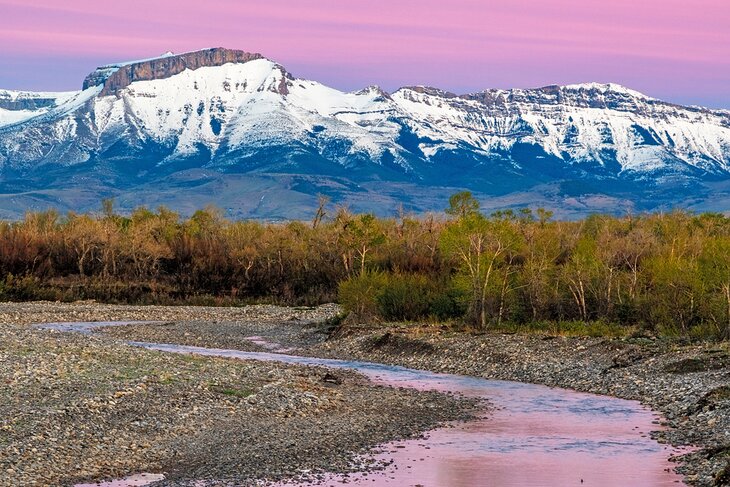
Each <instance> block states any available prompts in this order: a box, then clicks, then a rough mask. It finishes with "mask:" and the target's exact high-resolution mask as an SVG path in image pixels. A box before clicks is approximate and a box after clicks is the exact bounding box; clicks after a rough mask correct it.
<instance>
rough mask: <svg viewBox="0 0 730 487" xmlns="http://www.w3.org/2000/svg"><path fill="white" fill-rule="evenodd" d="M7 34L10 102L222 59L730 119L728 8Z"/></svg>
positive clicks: (384, 0)
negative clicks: (620, 94) (122, 66)
mask: <svg viewBox="0 0 730 487" xmlns="http://www.w3.org/2000/svg"><path fill="white" fill-rule="evenodd" d="M0 22H1V24H0V25H2V27H0V66H2V68H0V87H2V88H14V89H34V90H71V89H78V88H80V85H81V82H82V80H83V78H84V76H85V75H86V74H87V73H88V72H90V71H91V70H92V69H93V68H94V67H95V66H97V65H99V64H104V63H108V62H113V61H121V60H126V59H137V58H144V57H151V56H155V55H158V54H160V53H162V52H165V51H168V50H171V51H174V52H183V51H190V50H195V49H200V48H204V47H214V46H223V47H228V48H233V49H243V50H247V51H255V52H260V53H262V54H264V55H265V56H267V57H269V58H271V59H274V60H276V61H278V62H280V63H281V64H283V65H284V66H285V67H286V68H287V69H288V70H289V71H291V72H292V74H294V75H295V76H299V77H304V78H310V79H315V80H317V81H320V82H323V83H325V84H328V85H331V86H334V87H336V88H340V89H344V90H353V89H358V88H362V87H364V86H366V85H369V84H379V85H381V86H383V87H384V88H386V89H389V90H393V89H395V88H397V87H399V86H402V85H409V84H426V85H432V86H438V87H440V88H443V89H447V90H450V91H455V92H459V93H462V92H470V91H477V90H481V89H485V88H495V87H497V88H508V87H532V86H543V85H547V84H555V83H557V84H565V83H577V82H584V81H601V82H608V81H612V82H616V83H621V84H624V85H627V86H629V87H631V88H634V89H637V90H639V91H642V92H644V93H646V94H648V95H652V96H655V97H658V98H663V99H666V100H670V101H675V102H678V103H687V104H700V105H707V106H711V107H720V108H730V0H691V1H690V0H602V1H598V0H266V1H261V0H256V1H254V0H207V1H200V0H126V1H124V2H100V1H99V0H63V1H59V0H0Z"/></svg>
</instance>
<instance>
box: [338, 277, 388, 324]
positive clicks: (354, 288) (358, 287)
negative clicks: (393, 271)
mask: <svg viewBox="0 0 730 487" xmlns="http://www.w3.org/2000/svg"><path fill="white" fill-rule="evenodd" d="M387 282H388V276H387V274H385V273H383V272H378V271H365V272H363V273H362V274H359V275H357V276H353V277H350V278H348V279H347V280H345V281H343V282H341V283H340V285H339V287H338V293H337V297H338V300H339V302H340V304H341V305H342V307H343V308H344V309H345V311H346V312H348V313H352V314H354V315H355V316H357V317H358V318H361V319H372V318H375V317H377V316H378V311H379V308H378V295H379V294H380V293H381V292H382V290H383V288H384V287H385V285H386V283H387Z"/></svg>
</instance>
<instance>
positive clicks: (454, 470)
mask: <svg viewBox="0 0 730 487" xmlns="http://www.w3.org/2000/svg"><path fill="white" fill-rule="evenodd" d="M69 325H70V328H73V324H68V323H67V324H64V326H65V327H69ZM78 325H79V329H80V330H82V331H87V332H88V328H93V327H94V326H93V325H92V324H89V323H85V324H78ZM66 330H67V328H64V331H66ZM254 338H260V337H254ZM261 340H264V339H261ZM131 344H132V345H136V346H140V347H144V348H148V349H152V350H158V351H164V352H174V353H190V354H197V355H206V356H217V357H229V358H238V359H253V360H264V361H278V362H285V363H293V364H301V365H318V366H326V367H335V368H346V369H354V370H357V371H359V372H361V373H363V374H365V375H367V376H368V377H370V378H371V379H372V380H373V381H375V382H376V383H379V384H382V385H387V386H393V387H409V388H415V389H419V390H438V391H444V392H453V393H459V394H463V395H465V396H467V397H477V398H484V399H487V400H489V401H490V403H491V404H492V405H493V406H495V409H494V410H492V411H489V412H488V413H487V414H485V416H484V417H482V418H480V419H478V420H476V421H471V422H467V423H462V424H458V425H456V426H454V427H452V428H441V429H437V430H434V431H432V432H430V433H429V434H428V437H427V438H426V439H415V440H407V441H401V442H394V443H389V444H386V445H383V446H382V447H381V452H380V453H378V454H376V455H375V457H376V459H377V460H381V461H385V462H390V466H389V467H388V468H386V469H385V471H382V472H372V473H360V474H351V475H328V476H326V477H325V479H324V480H322V481H318V482H299V483H297V482H293V483H282V484H278V485H279V486H280V487H289V486H306V485H324V486H343V485H368V486H399V487H405V486H414V487H416V486H420V487H467V486H468V487H478V486H501V487H513V486H514V487H516V486H519V487H530V486H540V487H550V486H556V487H557V486H560V487H563V486H571V485H575V486H612V487H613V486H657V487H661V486H670V485H671V486H674V485H677V484H681V482H682V480H681V477H680V476H679V475H677V474H676V473H674V471H673V467H674V465H673V464H672V463H671V462H670V461H669V458H670V457H671V456H673V455H676V454H679V453H683V451H681V450H677V449H673V448H670V447H668V446H665V445H660V444H659V443H657V442H656V441H654V440H652V439H651V438H650V437H649V432H650V431H652V430H656V429H658V427H657V424H656V422H657V420H658V419H659V417H658V416H657V415H656V414H654V413H653V412H652V411H650V410H649V409H648V408H645V407H644V406H642V405H641V404H640V403H639V402H637V401H627V400H623V399H616V398H612V397H608V396H598V395H593V394H583V393H578V392H574V391H569V390H566V389H558V388H549V387H545V386H539V385H534V384H524V383H519V382H509V381H494V380H486V379H480V378H476V377H466V376H458V375H447V374H436V373H432V372H426V371H420V370H413V369H406V368H403V367H394V366H386V365H381V364H373V363H367V362H351V361H341V360H328V359H317V358H309V357H299V356H291V355H283V354H278V353H266V352H242V351H237V350H224V349H212V348H201V347H191V346H182V345H168V344H150V343H135V342H131ZM93 485H98V484H86V486H84V487H91V486H93ZM100 485H104V486H108V487H111V486H116V487H121V486H126V485H144V484H108V483H107V484H100Z"/></svg>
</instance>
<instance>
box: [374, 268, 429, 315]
mask: <svg viewBox="0 0 730 487" xmlns="http://www.w3.org/2000/svg"><path fill="white" fill-rule="evenodd" d="M437 294H438V290H437V289H435V286H434V285H433V284H432V283H431V282H430V281H429V279H428V278H427V277H426V276H423V275H413V274H404V275H399V274H393V275H390V276H388V280H387V282H386V283H385V286H383V289H382V290H381V291H380V292H379V293H378V294H377V296H376V300H377V303H378V312H379V314H380V316H381V317H382V318H384V319H386V320H388V321H413V320H418V319H421V318H424V317H426V316H428V315H429V314H430V311H431V303H432V302H433V300H434V298H435V297H436V296H437Z"/></svg>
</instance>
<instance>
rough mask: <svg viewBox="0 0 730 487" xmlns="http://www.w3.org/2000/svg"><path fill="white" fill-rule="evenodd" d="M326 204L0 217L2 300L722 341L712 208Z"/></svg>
mask: <svg viewBox="0 0 730 487" xmlns="http://www.w3.org/2000/svg"><path fill="white" fill-rule="evenodd" d="M325 205H326V201H324V200H323V201H322V207H321V208H320V209H319V210H318V213H317V215H315V218H314V221H313V222H312V223H311V224H310V223H304V222H288V223H263V222H257V221H234V222H232V221H228V220H226V219H225V218H223V216H222V214H221V212H220V211H219V210H216V209H214V208H207V209H204V210H200V211H197V212H195V213H194V214H193V215H192V216H191V217H189V218H181V217H180V216H179V215H177V214H176V213H174V212H172V211H170V210H169V209H167V208H164V207H162V208H158V209H157V210H151V209H147V208H138V209H136V210H135V211H133V212H132V213H131V214H130V215H126V216H123V215H119V214H117V213H116V212H115V211H114V206H113V202H112V201H111V200H110V201H105V202H103V203H102V211H101V212H100V213H99V214H96V215H94V214H75V213H69V214H68V215H65V216H63V217H62V216H60V215H59V214H58V213H57V212H55V211H44V212H29V213H28V214H27V215H26V216H25V218H24V219H23V220H22V221H15V222H10V221H5V222H3V221H0V299H13V300H31V299H49V300H64V301H70V300H76V299H96V300H100V301H107V302H127V303H143V304H152V303H161V304H171V303H199V304H205V305H236V304H242V303H250V302H254V301H258V302H260V301H265V302H272V303H286V304H306V305H313V304H319V303H322V302H327V301H332V300H335V299H337V297H338V296H339V299H340V301H341V303H342V304H343V305H344V306H345V308H346V309H348V310H349V311H352V312H354V313H357V314H361V315H363V316H365V317H367V318H373V317H377V318H380V319H387V320H405V321H409V320H420V319H423V318H427V317H433V318H437V319H453V318H455V317H456V318H460V319H463V320H464V321H465V322H466V323H467V324H469V325H470V326H472V327H475V328H478V329H482V330H483V329H488V328H490V327H491V328H497V329H503V328H505V327H511V326H514V327H517V328H519V329H529V328H530V327H537V328H538V329H539V328H541V327H547V328H549V327H552V328H553V329H554V330H555V331H556V332H560V333H584V334H593V333H602V334H609V335H610V334H614V333H618V332H619V331H620V330H615V329H614V328H613V327H614V325H613V324H618V325H619V326H620V327H621V330H629V329H639V328H640V329H642V330H647V331H649V332H652V333H658V334H664V335H673V336H679V337H683V339H693V340H702V339H707V340H719V339H730V219H728V218H727V217H725V216H723V215H719V214H714V213H708V214H702V215H693V214H690V213H686V212H680V211H677V212H672V213H668V214H655V215H642V216H639V217H637V216H632V215H628V216H625V217H621V218H618V217H612V216H606V215H592V216H590V217H588V218H586V219H584V220H581V221H553V220H552V214H551V213H550V212H549V211H547V210H544V209H537V210H530V209H521V210H511V209H508V210H503V211H496V212H494V213H493V214H492V215H490V216H486V215H483V214H482V213H480V212H479V203H478V201H477V200H476V199H475V198H474V197H473V196H472V195H471V194H469V193H468V192H463V193H458V194H456V195H454V196H452V198H451V199H450V201H449V209H448V210H447V214H448V215H425V216H420V217H416V216H413V215H408V214H405V213H404V212H403V211H401V212H399V214H398V217H397V218H393V219H384V218H378V217H376V216H374V215H372V214H353V213H351V212H349V211H348V210H346V209H343V208H339V209H337V210H336V211H326V209H325ZM328 215H331V216H328ZM580 323H583V324H584V325H579V324H580ZM606 324H611V325H606Z"/></svg>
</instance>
